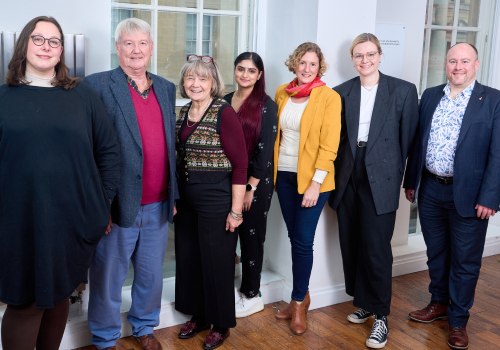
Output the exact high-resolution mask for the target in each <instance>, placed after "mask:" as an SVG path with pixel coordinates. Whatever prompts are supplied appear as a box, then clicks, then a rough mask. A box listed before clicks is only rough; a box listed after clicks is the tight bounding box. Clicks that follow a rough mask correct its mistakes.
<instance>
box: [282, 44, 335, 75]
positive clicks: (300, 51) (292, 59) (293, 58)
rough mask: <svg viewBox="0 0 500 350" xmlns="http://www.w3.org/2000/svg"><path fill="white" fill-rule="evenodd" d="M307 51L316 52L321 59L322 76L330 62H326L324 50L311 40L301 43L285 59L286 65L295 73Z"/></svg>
mask: <svg viewBox="0 0 500 350" xmlns="http://www.w3.org/2000/svg"><path fill="white" fill-rule="evenodd" d="M306 52H314V53H316V55H317V56H318V59H319V72H318V76H319V77H322V76H323V74H325V72H326V70H327V69H328V64H327V63H326V60H325V56H324V55H323V52H321V49H320V47H319V46H318V45H317V44H315V43H311V42H306V43H303V44H300V45H299V46H298V47H297V48H296V49H295V50H294V51H293V53H292V54H291V55H290V56H288V59H287V60H286V61H285V66H287V67H288V70H289V71H290V72H292V73H295V69H296V68H297V67H298V66H299V63H300V59H301V58H302V56H304V55H305V54H306Z"/></svg>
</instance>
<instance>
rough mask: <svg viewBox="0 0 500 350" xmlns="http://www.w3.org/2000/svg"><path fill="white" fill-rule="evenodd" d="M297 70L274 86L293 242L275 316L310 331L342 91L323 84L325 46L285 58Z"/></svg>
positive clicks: (283, 193)
mask: <svg viewBox="0 0 500 350" xmlns="http://www.w3.org/2000/svg"><path fill="white" fill-rule="evenodd" d="M285 64H286V66H287V67H288V69H289V70H290V72H293V73H295V74H296V77H295V78H294V79H293V81H292V82H291V83H290V84H285V85H282V86H280V87H279V88H278V90H277V91H276V98H275V102H276V103H277V105H278V119H279V120H278V137H277V139H276V143H275V146H274V164H275V165H276V166H275V168H274V169H275V170H274V181H275V185H276V192H277V194H278V200H279V202H280V206H281V212H282V214H283V218H284V219H285V223H286V227H287V230H288V237H289V238H290V243H291V245H292V272H293V291H292V301H291V303H290V305H289V306H288V308H287V309H285V310H283V311H282V312H280V313H279V314H277V315H276V318H277V319H279V320H288V319H291V320H292V321H291V324H290V328H291V330H292V332H293V333H295V334H297V335H301V334H303V333H304V332H305V331H306V313H307V310H308V308H309V305H310V303H311V299H310V297H309V292H308V288H309V278H310V276H311V270H312V264H313V243H314V234H315V231H316V226H317V224H318V220H319V216H320V214H321V211H322V210H323V206H324V205H325V203H326V201H327V199H328V196H329V194H330V191H331V190H333V189H334V188H335V172H334V168H333V161H334V159H335V158H336V156H337V149H338V146H339V139H340V126H341V122H340V111H341V101H340V96H339V95H338V94H337V93H336V92H335V91H333V90H332V89H330V88H328V87H327V86H325V83H324V82H322V81H321V76H323V73H324V72H325V71H326V68H327V65H326V62H325V58H324V56H323V53H322V52H321V49H320V48H319V46H318V45H316V44H314V43H310V42H307V43H303V44H301V45H299V47H297V49H295V51H294V52H293V53H292V54H291V55H290V57H289V58H288V59H287V60H286V62H285Z"/></svg>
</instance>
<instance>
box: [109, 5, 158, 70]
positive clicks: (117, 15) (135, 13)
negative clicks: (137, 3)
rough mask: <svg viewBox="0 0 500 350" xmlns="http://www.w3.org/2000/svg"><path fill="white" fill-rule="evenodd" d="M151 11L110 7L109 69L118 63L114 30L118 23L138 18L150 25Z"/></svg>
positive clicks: (149, 65)
mask: <svg viewBox="0 0 500 350" xmlns="http://www.w3.org/2000/svg"><path fill="white" fill-rule="evenodd" d="M151 16H152V13H151V11H143V10H124V9H116V8H114V9H111V69H114V68H116V67H118V66H119V65H120V63H119V61H118V56H117V55H116V47H115V37H114V36H115V30H116V27H117V26H118V23H120V22H121V21H123V20H124V19H127V18H140V19H142V20H144V21H146V22H148V23H149V25H151ZM147 69H148V72H151V60H150V61H149V64H148V68H147Z"/></svg>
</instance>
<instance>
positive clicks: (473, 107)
mask: <svg viewBox="0 0 500 350" xmlns="http://www.w3.org/2000/svg"><path fill="white" fill-rule="evenodd" d="M483 97H484V88H483V86H482V85H481V84H479V83H478V82H477V81H476V85H475V86H474V90H472V94H471V95H470V99H469V103H468V104H467V108H466V109H465V114H464V117H463V119H462V127H461V128H460V135H459V136H458V141H457V148H458V147H459V146H460V143H462V141H463V140H464V137H465V135H466V134H467V131H468V130H469V128H470V126H471V124H472V122H473V121H474V117H475V116H476V114H477V111H478V110H479V108H481V105H482V104H483Z"/></svg>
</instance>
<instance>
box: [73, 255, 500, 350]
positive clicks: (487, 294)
mask: <svg viewBox="0 0 500 350" xmlns="http://www.w3.org/2000/svg"><path fill="white" fill-rule="evenodd" d="M428 284H429V274H428V272H427V271H421V272H417V273H412V274H410V275H404V276H399V277H395V278H393V291H392V305H391V315H389V318H388V320H389V329H390V334H389V339H388V342H387V345H386V347H385V348H386V349H388V350H390V349H405V350H408V349H409V350H425V349H449V347H448V345H447V343H446V341H447V336H448V323H447V321H436V322H434V323H431V324H423V323H417V322H412V321H410V320H408V313H409V312H410V311H412V310H415V309H420V308H423V307H425V306H426V305H427V303H428V302H429V300H430V294H429V292H428ZM286 306H287V304H286V303H285V302H282V301H281V302H278V303H274V304H270V305H266V307H265V309H264V311H262V312H260V313H257V314H255V315H252V316H250V317H248V318H245V319H239V320H238V325H237V326H236V328H235V329H232V330H231V335H230V337H229V338H228V339H227V341H226V342H225V344H224V345H223V346H222V347H220V348H219V349H221V350H226V349H238V350H243V349H245V350H246V349H248V350H251V349H255V350H260V349H290V350H302V349H308V350H330V349H346V350H353V349H366V347H365V340H366V337H367V336H368V335H369V333H370V330H371V326H372V324H373V319H371V320H369V321H368V322H366V323H365V324H361V325H356V324H352V323H349V322H348V321H347V319H346V317H347V315H348V314H349V313H351V312H353V311H355V310H356V308H355V307H354V306H353V305H352V302H347V303H342V304H337V305H332V306H328V307H324V308H321V309H317V310H311V311H310V312H309V313H308V319H307V325H308V330H307V332H306V333H305V334H304V335H302V336H296V335H293V334H292V332H291V331H290V328H289V322H288V321H277V320H276V319H275V318H274V314H276V313H278V312H279V310H282V309H283V308H285V307H286ZM470 313H471V318H470V320H469V324H468V326H467V331H468V334H469V340H470V347H469V349H470V350H476V349H481V350H489V349H491V350H493V349H500V255H495V256H491V257H488V258H484V259H483V266H482V268H481V275H480V277H479V283H478V286H477V289H476V296H475V301H474V306H473V308H472V309H471V310H470ZM180 328H181V325H178V326H174V327H169V328H164V329H160V330H158V331H155V332H154V333H155V336H156V337H157V338H158V339H159V340H160V342H161V343H162V345H163V349H164V350H167V349H179V350H185V349H201V346H202V344H203V340H204V337H205V336H206V335H207V334H208V331H205V332H203V333H200V334H198V336H196V337H194V338H193V339H189V340H181V339H179V338H177V333H178V332H179V329H180ZM116 348H117V350H141V347H140V345H139V343H138V342H137V341H136V340H135V339H133V338H132V337H128V338H123V339H120V340H119V341H118V343H117V346H116ZM93 349H94V347H92V346H87V347H84V348H80V349H77V350H93Z"/></svg>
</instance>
